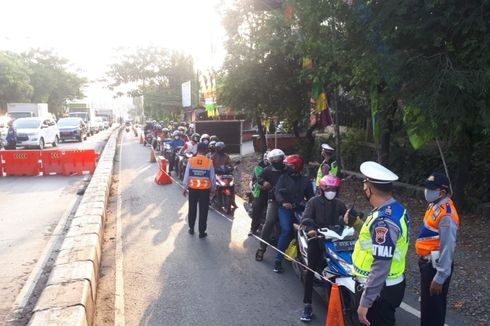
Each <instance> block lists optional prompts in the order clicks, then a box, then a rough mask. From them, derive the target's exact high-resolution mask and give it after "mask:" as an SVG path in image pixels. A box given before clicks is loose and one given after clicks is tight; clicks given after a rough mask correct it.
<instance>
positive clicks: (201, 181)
mask: <svg viewBox="0 0 490 326" xmlns="http://www.w3.org/2000/svg"><path fill="white" fill-rule="evenodd" d="M187 164H188V165H189V182H188V184H187V186H188V187H189V189H210V188H211V169H212V168H213V161H212V160H210V159H208V158H207V157H205V156H194V157H191V158H190V159H189V162H188V163H187Z"/></svg>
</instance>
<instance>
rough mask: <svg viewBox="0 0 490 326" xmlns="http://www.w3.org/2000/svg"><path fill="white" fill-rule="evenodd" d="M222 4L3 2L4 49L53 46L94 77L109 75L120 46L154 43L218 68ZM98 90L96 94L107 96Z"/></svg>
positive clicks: (202, 0)
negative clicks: (183, 52)
mask: <svg viewBox="0 0 490 326" xmlns="http://www.w3.org/2000/svg"><path fill="white" fill-rule="evenodd" d="M225 2H227V3H230V2H232V0H226V1H225ZM220 3H221V1H220V0H83V1H81V0H1V4H0V6H1V11H2V14H1V15H0V50H11V51H16V52H19V51H24V50H27V49H29V48H43V49H49V48H51V49H54V50H55V52H56V53H57V54H59V55H60V56H63V57H65V58H67V59H69V60H70V62H72V63H73V64H74V65H75V66H76V67H77V68H79V69H81V70H82V72H83V74H84V75H85V76H87V77H89V78H90V79H96V78H100V77H102V76H103V73H104V72H105V71H106V70H107V68H106V65H107V64H108V63H111V62H112V61H111V60H112V59H113V55H114V53H115V52H114V49H116V48H118V47H136V46H141V47H144V46H148V45H153V46H158V47H165V48H171V49H176V50H181V51H185V52H187V53H189V54H191V55H192V56H193V57H194V59H195V62H196V65H197V67H198V68H199V69H202V70H205V69H209V68H211V67H214V68H218V67H219V66H220V65H221V63H222V60H223V58H224V50H223V46H222V44H223V38H224V31H223V28H222V27H221V18H220V16H219V14H218V12H217V10H218V8H217V7H218V5H219V4H220ZM212 49H213V50H212ZM95 87H96V88H100V86H99V87H97V86H95ZM93 88H94V86H92V87H91V89H90V91H89V93H90V96H93V97H98V96H103V95H102V93H101V94H98V93H99V91H98V90H97V89H93ZM101 92H103V91H101Z"/></svg>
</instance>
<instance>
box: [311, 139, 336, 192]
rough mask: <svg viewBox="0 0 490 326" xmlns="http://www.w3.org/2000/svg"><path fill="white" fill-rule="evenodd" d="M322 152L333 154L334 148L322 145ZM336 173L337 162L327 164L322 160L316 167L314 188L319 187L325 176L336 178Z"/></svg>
mask: <svg viewBox="0 0 490 326" xmlns="http://www.w3.org/2000/svg"><path fill="white" fill-rule="evenodd" d="M322 151H327V152H333V151H334V148H333V147H332V146H330V145H328V144H322ZM337 173H338V166H337V162H335V161H334V162H332V163H330V164H329V163H328V161H327V160H323V162H322V163H321V164H320V166H319V167H318V172H317V174H316V179H315V183H316V186H317V187H319V186H320V180H321V179H322V178H323V177H324V176H326V175H327V174H331V175H334V176H337Z"/></svg>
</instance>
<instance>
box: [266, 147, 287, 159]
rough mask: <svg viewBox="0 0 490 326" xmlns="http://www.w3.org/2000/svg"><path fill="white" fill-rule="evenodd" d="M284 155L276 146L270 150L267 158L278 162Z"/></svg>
mask: <svg viewBox="0 0 490 326" xmlns="http://www.w3.org/2000/svg"><path fill="white" fill-rule="evenodd" d="M284 157H286V154H284V152H283V151H282V150H280V149H278V148H275V149H273V150H272V151H270V153H269V155H267V159H268V160H269V162H271V163H274V162H280V161H282V160H284Z"/></svg>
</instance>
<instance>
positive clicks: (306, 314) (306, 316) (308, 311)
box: [299, 304, 313, 322]
mask: <svg viewBox="0 0 490 326" xmlns="http://www.w3.org/2000/svg"><path fill="white" fill-rule="evenodd" d="M312 316H313V309H312V308H311V304H306V305H305V309H304V310H303V314H302V315H301V317H299V319H300V320H301V321H306V322H309V321H311V317H312Z"/></svg>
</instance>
